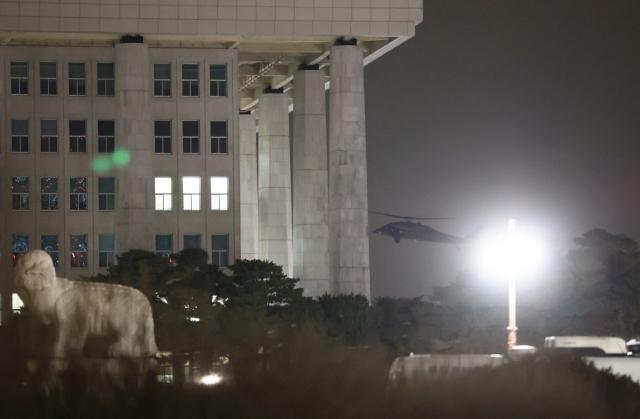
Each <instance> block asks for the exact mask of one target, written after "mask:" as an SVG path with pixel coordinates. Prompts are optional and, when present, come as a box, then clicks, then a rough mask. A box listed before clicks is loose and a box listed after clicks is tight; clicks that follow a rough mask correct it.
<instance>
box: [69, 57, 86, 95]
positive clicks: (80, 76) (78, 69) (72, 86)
mask: <svg viewBox="0 0 640 419" xmlns="http://www.w3.org/2000/svg"><path fill="white" fill-rule="evenodd" d="M86 94H87V79H86V75H85V71H84V63H69V96H84V95H86Z"/></svg>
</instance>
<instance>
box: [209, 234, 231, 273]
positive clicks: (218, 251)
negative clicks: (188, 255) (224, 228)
mask: <svg viewBox="0 0 640 419" xmlns="http://www.w3.org/2000/svg"><path fill="white" fill-rule="evenodd" d="M211 263H213V264H214V265H218V267H220V268H224V267H227V266H228V265H229V235H228V234H214V235H212V236H211Z"/></svg>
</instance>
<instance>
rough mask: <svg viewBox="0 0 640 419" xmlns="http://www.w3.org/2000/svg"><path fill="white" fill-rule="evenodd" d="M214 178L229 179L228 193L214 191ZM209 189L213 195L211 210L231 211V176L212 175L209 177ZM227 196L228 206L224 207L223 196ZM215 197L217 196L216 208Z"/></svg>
mask: <svg viewBox="0 0 640 419" xmlns="http://www.w3.org/2000/svg"><path fill="white" fill-rule="evenodd" d="M213 179H225V180H226V181H227V191H226V193H218V192H216V193H214V192H213ZM209 190H210V195H211V211H229V176H211V177H210V178H209ZM223 196H224V197H226V208H224V209H222V207H223V205H222V199H221V198H222V197H223ZM214 197H217V207H218V208H214V206H215V205H214Z"/></svg>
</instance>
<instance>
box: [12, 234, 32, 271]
mask: <svg viewBox="0 0 640 419" xmlns="http://www.w3.org/2000/svg"><path fill="white" fill-rule="evenodd" d="M11 250H12V251H13V261H12V266H16V261H17V260H18V258H19V257H20V255H22V254H23V253H26V252H28V251H29V235H28V234H19V235H14V236H12V237H11Z"/></svg>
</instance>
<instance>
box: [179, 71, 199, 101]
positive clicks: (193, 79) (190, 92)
mask: <svg viewBox="0 0 640 419" xmlns="http://www.w3.org/2000/svg"><path fill="white" fill-rule="evenodd" d="M182 96H198V64H182Z"/></svg>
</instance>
